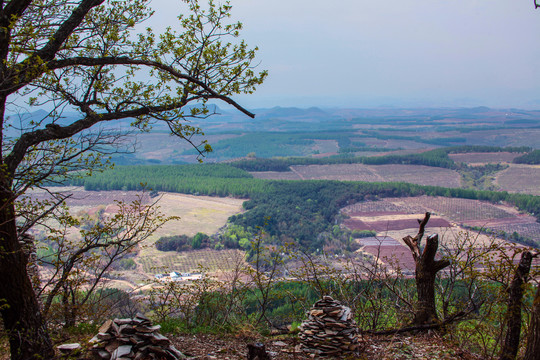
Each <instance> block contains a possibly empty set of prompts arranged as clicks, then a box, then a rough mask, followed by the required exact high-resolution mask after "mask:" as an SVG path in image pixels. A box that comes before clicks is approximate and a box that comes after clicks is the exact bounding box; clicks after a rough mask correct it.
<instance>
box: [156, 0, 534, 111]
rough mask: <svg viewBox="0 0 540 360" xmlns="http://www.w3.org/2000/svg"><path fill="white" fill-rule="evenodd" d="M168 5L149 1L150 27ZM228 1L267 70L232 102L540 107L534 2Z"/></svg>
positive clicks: (162, 18) (163, 19)
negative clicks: (152, 12)
mask: <svg viewBox="0 0 540 360" xmlns="http://www.w3.org/2000/svg"><path fill="white" fill-rule="evenodd" d="M201 1H202V0H201ZM172 3H173V1H171V0H154V1H153V3H152V4H153V6H154V7H155V8H156V9H157V13H156V16H155V19H153V20H152V21H153V22H155V24H156V26H159V25H163V24H167V23H169V22H171V23H172V22H174V17H173V14H174V13H175V11H172V9H171V6H173V5H171V4H172ZM230 3H231V5H232V6H233V9H232V18H233V19H234V20H238V21H241V22H242V23H243V24H244V30H243V33H242V38H244V39H245V40H246V41H247V43H248V44H249V45H251V46H258V47H259V49H260V51H259V53H258V57H257V61H258V62H260V64H259V66H258V68H259V69H261V70H263V69H265V70H268V72H269V77H268V79H267V80H266V81H265V83H264V84H263V85H261V86H260V87H259V89H258V90H257V91H256V92H255V93H254V94H253V95H249V96H243V95H242V96H237V97H236V98H235V99H236V100H238V101H239V102H240V103H241V104H242V105H244V106H246V107H249V108H256V107H273V106H297V107H310V106H319V107H326V108H328V107H349V108H359V107H379V106H392V107H472V106H489V107H493V108H508V107H517V108H527V109H540V66H539V65H540V64H539V63H540V9H538V10H535V9H534V4H533V1H530V0H407V1H381V0H334V1H328V0H326V1H322V0H231V1H230ZM164 9H166V10H167V11H166V12H164V11H163V10H164ZM158 24H159V25H158Z"/></svg>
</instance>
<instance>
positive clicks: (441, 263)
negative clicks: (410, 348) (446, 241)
mask: <svg viewBox="0 0 540 360" xmlns="http://www.w3.org/2000/svg"><path fill="white" fill-rule="evenodd" d="M430 216H431V214H430V213H429V212H427V213H426V215H425V217H424V220H422V221H420V220H419V221H418V222H419V225H420V229H419V231H418V234H416V236H415V237H414V238H413V237H411V236H406V237H404V238H403V241H405V244H407V246H408V247H409V249H410V250H411V252H412V255H413V258H414V262H415V264H416V271H415V272H416V291H417V294H418V302H417V304H416V309H415V312H414V321H413V324H415V325H423V324H430V323H435V322H437V321H438V320H439V318H438V316H437V308H436V306H435V277H436V275H437V273H438V272H439V271H440V270H442V269H444V268H445V267H447V266H448V265H450V262H449V261H448V260H435V255H436V254H437V250H438V248H439V236H438V235H437V234H433V235H430V236H428V238H427V240H426V246H425V247H424V250H423V251H422V253H420V243H421V241H422V237H423V236H424V229H425V227H426V224H427V222H428V220H429V217H430Z"/></svg>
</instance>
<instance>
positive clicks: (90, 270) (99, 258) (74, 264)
mask: <svg viewBox="0 0 540 360" xmlns="http://www.w3.org/2000/svg"><path fill="white" fill-rule="evenodd" d="M116 204H117V206H118V207H119V210H118V212H117V213H116V214H113V215H110V216H102V217H100V218H99V219H98V220H96V221H90V222H88V219H87V218H74V217H72V216H71V215H70V214H69V213H68V212H63V213H62V214H59V215H58V216H57V217H56V219H57V221H58V222H59V224H58V225H57V226H56V227H54V228H51V229H50V230H49V232H50V234H49V236H48V239H47V240H48V243H49V244H50V248H51V251H50V252H49V253H47V255H46V256H45V257H41V258H39V259H38V261H39V263H40V264H41V265H42V266H45V267H46V268H47V269H48V270H49V271H50V273H51V274H52V276H50V277H48V278H47V279H46V281H44V282H43V283H42V284H41V288H40V289H39V292H38V295H40V296H42V297H43V314H44V316H45V317H48V320H49V321H51V322H60V323H63V324H64V327H72V326H75V324H76V323H77V322H78V321H79V320H81V319H85V320H87V319H88V318H89V317H91V316H92V315H93V314H97V313H93V309H94V306H95V304H96V303H99V302H100V301H101V299H100V297H99V296H97V297H96V294H101V293H102V292H101V290H102V289H103V288H104V286H106V281H105V280H106V275H107V274H108V271H109V269H112V268H113V267H114V265H115V263H118V261H120V260H124V263H123V265H124V266H126V262H125V260H128V259H125V257H126V256H127V255H129V254H130V253H132V252H133V251H135V250H136V248H137V246H138V244H139V243H141V242H142V241H144V240H145V239H147V238H148V237H149V236H150V235H151V234H152V233H153V232H154V231H155V230H156V229H159V228H160V227H161V226H162V225H163V224H164V223H165V222H167V221H168V220H171V219H174V218H173V217H166V216H164V215H163V214H162V213H160V211H159V208H158V207H156V206H154V205H155V204H150V205H144V204H142V201H141V198H139V199H136V200H134V201H133V202H132V203H123V202H120V201H118V202H117V203H116ZM74 230H78V233H79V234H78V236H74V234H73V232H74ZM129 260H131V259H129ZM131 262H132V264H133V265H135V263H134V262H133V260H131ZM118 266H122V264H118ZM58 299H61V301H57V300H58ZM98 313H99V312H98ZM59 316H60V318H59Z"/></svg>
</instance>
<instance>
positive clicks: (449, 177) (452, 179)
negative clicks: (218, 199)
mask: <svg viewBox="0 0 540 360" xmlns="http://www.w3.org/2000/svg"><path fill="white" fill-rule="evenodd" d="M291 170H292V171H290V172H274V171H268V172H263V173H259V172H254V173H252V174H253V176H255V177H257V178H261V179H275V180H340V181H366V182H390V181H402V182H408V183H413V184H419V185H436V186H444V187H459V186H460V175H459V174H458V173H457V172H456V171H454V170H449V169H443V168H436V167H431V166H423V165H363V164H336V165H298V166H291ZM419 174H421V175H419Z"/></svg>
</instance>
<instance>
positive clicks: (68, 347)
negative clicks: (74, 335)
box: [56, 343, 81, 354]
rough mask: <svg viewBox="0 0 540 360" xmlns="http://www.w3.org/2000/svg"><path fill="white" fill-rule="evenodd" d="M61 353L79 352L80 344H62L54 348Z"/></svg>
mask: <svg viewBox="0 0 540 360" xmlns="http://www.w3.org/2000/svg"><path fill="white" fill-rule="evenodd" d="M56 348H57V349H58V350H59V351H60V352H61V353H64V354H69V353H71V352H73V351H75V350H79V349H80V348H81V344H79V343H72V344H62V345H58V346H57V347H56Z"/></svg>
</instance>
